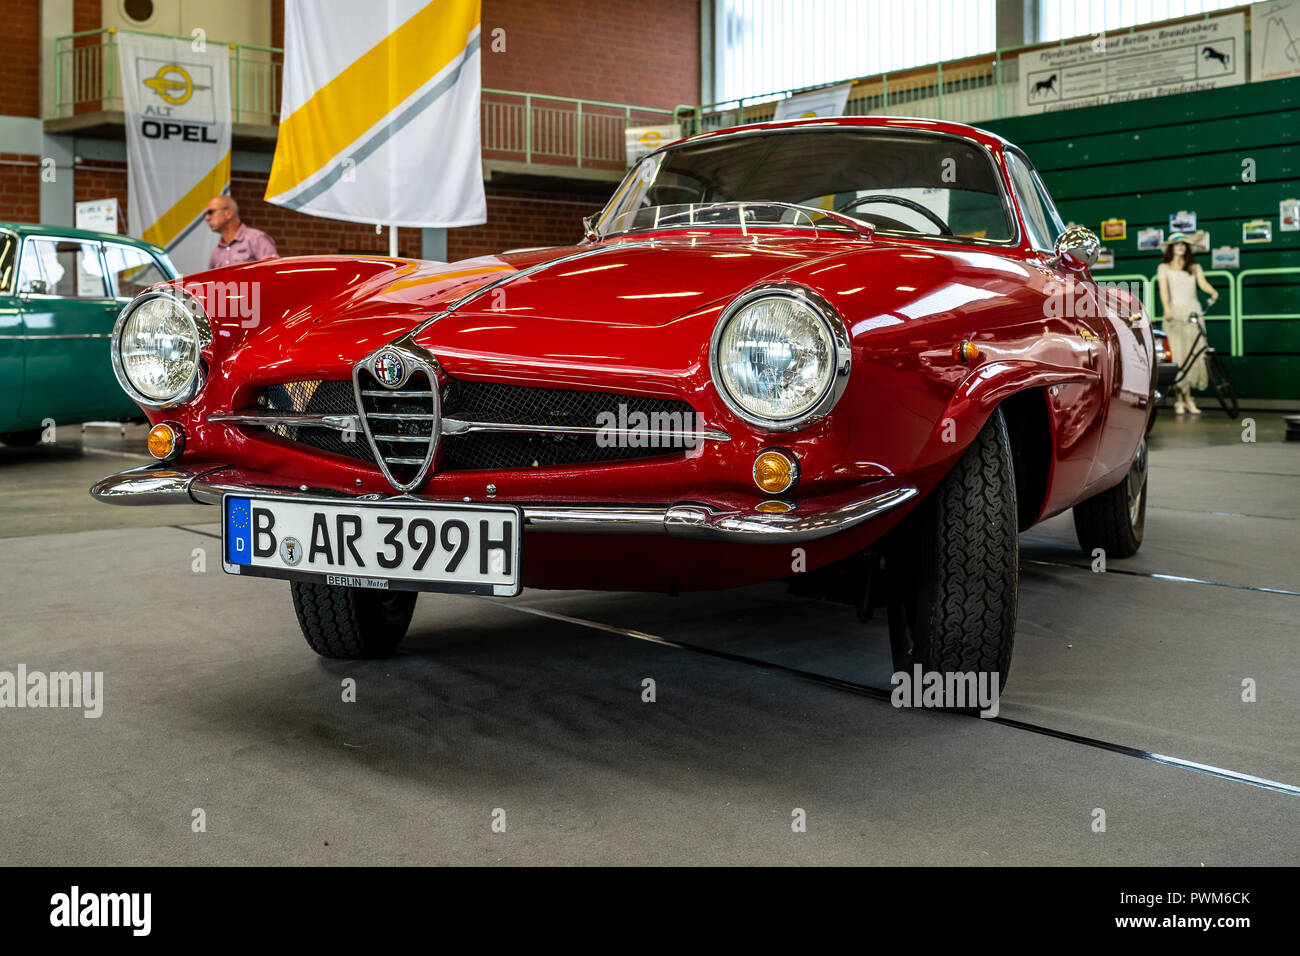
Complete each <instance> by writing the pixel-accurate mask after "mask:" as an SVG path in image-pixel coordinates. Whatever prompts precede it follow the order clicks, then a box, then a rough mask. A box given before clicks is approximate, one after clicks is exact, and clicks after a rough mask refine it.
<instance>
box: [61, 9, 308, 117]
mask: <svg viewBox="0 0 1300 956" xmlns="http://www.w3.org/2000/svg"><path fill="white" fill-rule="evenodd" d="M127 32H136V31H127ZM117 35H118V31H117V30H115V29H114V28H112V27H108V28H107V29H103V30H85V31H82V32H81V33H70V34H68V35H67V36H61V37H58V38H56V39H55V41H54V116H55V117H56V118H62V117H67V116H79V115H82V114H84V113H98V112H111V111H115V110H117V111H120V110H121V109H122V81H121V70H120V68H119V64H118V50H117ZM147 35H148V36H159V37H164V38H166V39H173V40H183V41H184V42H186V43H192V42H194V38H193V37H174V36H170V35H168V34H161V33H152V34H147ZM205 43H206V45H207V46H208V47H210V48H215V49H222V48H224V49H225V50H227V51H228V55H229V57H230V112H231V114H232V115H233V118H234V121H235V122H236V123H251V124H255V125H267V126H269V125H274V124H276V123H278V122H279V121H280V70H281V66H282V61H283V59H284V56H283V53H284V51H283V50H280V49H278V48H276V47H269V46H256V45H254V44H251V43H218V42H216V41H213V40H207V41H205Z"/></svg>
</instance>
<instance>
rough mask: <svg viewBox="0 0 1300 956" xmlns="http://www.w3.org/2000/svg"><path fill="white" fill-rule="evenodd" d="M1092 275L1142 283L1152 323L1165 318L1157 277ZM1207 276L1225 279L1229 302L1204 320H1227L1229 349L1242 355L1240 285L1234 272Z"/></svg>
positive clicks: (1212, 271)
mask: <svg viewBox="0 0 1300 956" xmlns="http://www.w3.org/2000/svg"><path fill="white" fill-rule="evenodd" d="M1247 271H1248V272H1249V271H1252V270H1247ZM1283 271H1285V270H1283ZM1092 277H1093V278H1094V279H1096V280H1097V281H1098V282H1101V283H1111V282H1123V283H1126V284H1127V283H1136V282H1140V283H1142V304H1143V305H1145V306H1146V308H1147V314H1148V315H1150V316H1151V324H1152V325H1156V326H1159V325H1161V324H1162V323H1163V319H1162V317H1161V314H1160V308H1159V306H1160V303H1159V301H1158V300H1157V296H1156V283H1155V279H1153V278H1152V277H1151V276H1145V275H1141V274H1139V273H1136V272H1133V273H1124V274H1118V275H1106V276H1105V278H1099V273H1097V272H1096V271H1094V272H1093V274H1092ZM1205 278H1206V279H1207V280H1210V279H1214V278H1220V279H1223V280H1224V285H1223V288H1224V292H1225V293H1226V294H1227V299H1228V302H1227V309H1226V311H1225V313H1224V314H1221V315H1206V316H1202V320H1203V321H1205V322H1207V323H1208V322H1227V323H1228V341H1229V343H1230V344H1229V351H1230V353H1231V354H1232V355H1240V354H1241V316H1240V314H1239V313H1238V309H1237V306H1238V303H1240V302H1241V291H1240V287H1239V286H1234V284H1233V279H1234V276H1233V274H1232V273H1231V272H1227V271H1225V270H1223V269H1207V270H1205ZM1293 318H1300V316H1293ZM1207 334H1208V326H1207Z"/></svg>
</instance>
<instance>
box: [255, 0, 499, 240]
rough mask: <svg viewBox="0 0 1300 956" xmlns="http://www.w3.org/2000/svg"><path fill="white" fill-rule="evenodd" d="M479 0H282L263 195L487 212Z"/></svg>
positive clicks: (393, 209)
mask: <svg viewBox="0 0 1300 956" xmlns="http://www.w3.org/2000/svg"><path fill="white" fill-rule="evenodd" d="M480 96H481V81H480V79H479V0H433V2H428V0H373V2H369V3H357V2H355V0H315V2H312V3H306V2H304V0H287V2H286V3H285V9H284V90H283V95H282V97H281V117H282V118H281V120H280V133H279V139H278V140H277V141H276V145H275V160H274V162H273V164H272V167H271V177H270V181H269V182H268V183H267V187H266V199H267V201H268V202H273V203H278V204H279V205H281V206H287V207H289V208H290V209H297V210H299V211H301V212H307V213H312V214H313V215H317V216H328V217H330V218H332V219H346V220H350V221H352V222H373V223H386V224H389V225H397V226H427V227H435V226H444V227H451V226H470V225H475V224H477V223H481V222H486V221H487V202H486V199H485V198H484V195H483V168H482V150H481V148H480V141H479V100H480Z"/></svg>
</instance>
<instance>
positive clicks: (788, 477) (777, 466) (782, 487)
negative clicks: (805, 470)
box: [754, 448, 799, 495]
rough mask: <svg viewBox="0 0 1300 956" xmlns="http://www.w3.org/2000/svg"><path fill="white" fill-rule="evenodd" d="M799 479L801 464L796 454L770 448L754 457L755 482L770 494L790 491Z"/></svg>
mask: <svg viewBox="0 0 1300 956" xmlns="http://www.w3.org/2000/svg"><path fill="white" fill-rule="evenodd" d="M798 480H799V464H798V462H796V461H795V459H794V456H793V455H790V454H788V453H786V452H783V451H777V450H775V449H771V448H769V449H768V450H767V451H765V452H762V453H761V454H760V455H759V456H758V457H757V458H755V459H754V484H756V485H758V487H759V488H761V489H763V491H765V492H767V493H768V494H769V495H779V494H781V493H782V492H783V491H789V490H790V489H791V488H793V487H794V483H795V482H796V481H798Z"/></svg>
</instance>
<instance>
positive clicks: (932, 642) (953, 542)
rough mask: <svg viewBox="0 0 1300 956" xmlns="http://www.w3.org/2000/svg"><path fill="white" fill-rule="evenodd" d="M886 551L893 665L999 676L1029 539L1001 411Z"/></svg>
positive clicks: (1011, 636) (1005, 665)
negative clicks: (1024, 539) (1023, 537)
mask: <svg viewBox="0 0 1300 956" xmlns="http://www.w3.org/2000/svg"><path fill="white" fill-rule="evenodd" d="M894 539H895V544H894V545H893V546H892V547H891V548H890V549H889V550H888V551H887V552H886V556H885V562H886V572H887V575H888V587H889V590H890V591H891V592H892V593H891V595H890V604H889V638H890V645H891V648H892V650H893V658H894V670H895V671H907V672H911V670H912V669H913V667H914V666H915V665H917V664H920V665H921V668H922V670H923V671H926V672H931V671H938V672H941V673H956V672H965V673H970V672H975V673H981V672H986V673H991V672H996V673H997V674H998V689H999V690H1001V688H1002V687H1003V686H1005V685H1006V682H1007V673H1008V671H1009V670H1010V668H1011V648H1012V644H1013V643H1014V640H1015V635H1016V601H1017V597H1018V591H1019V584H1020V546H1019V534H1018V531H1017V523H1016V477H1015V468H1014V464H1013V459H1012V455H1011V443H1010V440H1009V439H1008V437H1007V425H1006V420H1005V418H1004V416H1003V414H1002V410H1001V409H996V410H995V411H994V412H993V414H992V416H990V418H989V420H988V421H987V422H986V423H985V425H984V427H983V429H981V430H980V433H979V435H978V436H976V438H975V441H974V442H972V443H971V446H970V447H969V448H968V449H966V453H965V454H964V455H962V457H961V459H960V460H959V461H958V462H957V464H956V465H954V466H953V469H952V470H951V471H950V472H948V474H947V475H946V476H945V477H944V479H943V481H942V482H940V484H939V486H938V487H937V488H936V489H935V490H934V492H933V493H932V494H931V495H930V496H929V497H928V498H927V499H926V500H925V501H924V502H922V504H921V505H920V507H918V508H917V510H916V511H915V512H914V513H913V514H912V515H910V516H909V517H908V519H907V521H905V522H904V523H903V524H902V525H900V526H899V528H898V529H897V531H896V532H895V534H894Z"/></svg>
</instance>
